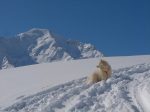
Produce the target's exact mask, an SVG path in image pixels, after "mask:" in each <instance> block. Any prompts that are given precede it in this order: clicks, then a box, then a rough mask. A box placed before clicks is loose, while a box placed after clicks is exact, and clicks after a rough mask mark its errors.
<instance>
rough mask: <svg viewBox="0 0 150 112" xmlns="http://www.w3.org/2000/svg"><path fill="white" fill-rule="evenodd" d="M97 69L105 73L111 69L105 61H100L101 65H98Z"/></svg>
mask: <svg viewBox="0 0 150 112" xmlns="http://www.w3.org/2000/svg"><path fill="white" fill-rule="evenodd" d="M97 68H100V69H101V70H103V71H108V70H109V69H110V65H109V64H108V62H107V61H105V60H100V62H99V65H97Z"/></svg>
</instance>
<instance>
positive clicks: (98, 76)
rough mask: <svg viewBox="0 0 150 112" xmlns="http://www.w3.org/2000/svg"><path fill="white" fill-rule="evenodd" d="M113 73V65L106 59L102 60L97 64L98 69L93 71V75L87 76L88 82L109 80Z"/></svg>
mask: <svg viewBox="0 0 150 112" xmlns="http://www.w3.org/2000/svg"><path fill="white" fill-rule="evenodd" d="M111 73H112V69H111V66H110V65H109V63H108V62H107V61H105V60H100V62H99V64H98V65H97V69H96V70H95V71H94V72H93V74H92V75H91V76H89V77H88V78H87V84H93V83H97V82H99V81H101V80H107V79H108V78H109V77H110V76H111Z"/></svg>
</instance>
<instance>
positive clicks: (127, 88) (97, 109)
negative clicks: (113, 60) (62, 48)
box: [4, 64, 150, 112]
mask: <svg viewBox="0 0 150 112" xmlns="http://www.w3.org/2000/svg"><path fill="white" fill-rule="evenodd" d="M85 80H86V78H81V79H78V80H73V81H70V82H68V83H65V84H62V85H58V86H55V87H53V88H50V89H48V90H46V91H43V92H40V93H37V94H35V95H32V96H29V97H25V98H22V99H21V100H20V101H19V102H17V103H15V104H13V105H12V106H10V107H7V108H5V109H4V110H5V112H62V111H63V112H120V110H121V111H123V112H126V111H129V112H149V111H150V108H149V105H150V100H149V99H148V98H149V96H150V91H149V90H150V87H149V84H150V64H140V65H135V66H132V67H128V68H122V69H118V70H115V71H114V72H113V76H112V77H111V78H110V79H109V80H107V81H106V82H105V81H102V82H99V83H96V84H94V85H87V84H85Z"/></svg>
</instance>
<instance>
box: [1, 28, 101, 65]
mask: <svg viewBox="0 0 150 112" xmlns="http://www.w3.org/2000/svg"><path fill="white" fill-rule="evenodd" d="M0 49H2V50H0V55H1V54H3V56H2V57H1V58H0V63H2V62H3V60H2V59H3V57H5V56H7V57H8V58H9V59H10V60H11V64H12V65H13V66H14V67H18V66H24V65H31V64H37V63H45V62H52V61H60V60H64V61H66V60H72V59H81V58H94V57H101V56H103V55H102V53H101V52H99V51H98V50H96V49H95V47H94V46H93V45H91V44H89V43H82V42H79V41H73V40H66V39H64V38H58V37H57V36H55V35H53V34H52V33H51V32H50V31H49V30H47V29H40V28H33V29H31V30H29V31H27V32H24V33H20V34H18V35H17V37H16V38H11V39H10V40H9V39H5V38H4V39H3V41H0ZM14 49H15V50H14ZM7 63H9V60H8V61H7Z"/></svg>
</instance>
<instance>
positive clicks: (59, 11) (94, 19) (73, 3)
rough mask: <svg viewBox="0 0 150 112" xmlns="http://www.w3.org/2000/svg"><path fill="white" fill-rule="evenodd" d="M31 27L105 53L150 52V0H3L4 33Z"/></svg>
mask: <svg viewBox="0 0 150 112" xmlns="http://www.w3.org/2000/svg"><path fill="white" fill-rule="evenodd" d="M31 28H44V29H49V30H50V31H52V32H53V33H54V34H56V35H59V36H61V37H64V38H67V39H73V40H79V41H81V42H86V43H92V44H93V45H95V47H96V48H97V49H99V50H100V51H101V52H102V53H103V54H104V55H105V56H124V55H144V54H150V0H0V36H6V37H12V36H14V35H17V34H18V33H21V32H25V31H28V30H30V29H31Z"/></svg>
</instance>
